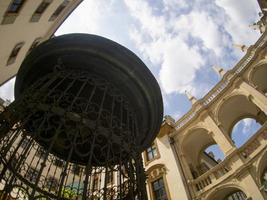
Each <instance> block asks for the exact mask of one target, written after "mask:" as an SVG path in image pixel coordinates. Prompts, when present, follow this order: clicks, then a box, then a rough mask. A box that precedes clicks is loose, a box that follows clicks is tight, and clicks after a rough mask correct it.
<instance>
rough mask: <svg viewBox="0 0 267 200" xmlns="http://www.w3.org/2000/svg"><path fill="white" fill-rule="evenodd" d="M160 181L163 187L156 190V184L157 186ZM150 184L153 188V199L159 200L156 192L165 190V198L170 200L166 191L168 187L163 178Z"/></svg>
mask: <svg viewBox="0 0 267 200" xmlns="http://www.w3.org/2000/svg"><path fill="white" fill-rule="evenodd" d="M160 181H161V182H162V184H163V185H162V186H161V187H160V188H159V189H158V190H156V189H155V187H154V184H155V182H158V183H159V182H160ZM150 184H151V188H152V193H153V198H154V199H155V200H157V198H156V191H159V190H160V189H164V192H165V196H166V198H167V200H168V194H167V191H166V187H165V183H164V179H163V177H159V178H157V179H156V180H154V181H152V182H151V183H150Z"/></svg>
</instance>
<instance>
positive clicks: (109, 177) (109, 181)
mask: <svg viewBox="0 0 267 200" xmlns="http://www.w3.org/2000/svg"><path fill="white" fill-rule="evenodd" d="M106 176H107V177H106V181H107V184H112V183H113V171H112V170H111V169H108V170H107V173H106Z"/></svg>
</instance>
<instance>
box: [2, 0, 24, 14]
mask: <svg viewBox="0 0 267 200" xmlns="http://www.w3.org/2000/svg"><path fill="white" fill-rule="evenodd" d="M24 2H25V0H13V1H12V2H11V4H10V5H9V6H8V9H7V11H6V12H7V13H18V12H19V11H20V9H21V7H22V5H23V3H24Z"/></svg>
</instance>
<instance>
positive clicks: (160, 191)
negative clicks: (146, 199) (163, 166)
mask: <svg viewBox="0 0 267 200" xmlns="http://www.w3.org/2000/svg"><path fill="white" fill-rule="evenodd" d="M152 189H153V194H154V199H155V200H168V198H167V193H166V190H165V187H164V182H163V178H159V179H158V180H156V181H154V182H152Z"/></svg>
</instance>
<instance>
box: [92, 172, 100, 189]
mask: <svg viewBox="0 0 267 200" xmlns="http://www.w3.org/2000/svg"><path fill="white" fill-rule="evenodd" d="M98 184H99V176H98V175H94V177H93V186H92V188H93V191H97V190H98Z"/></svg>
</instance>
